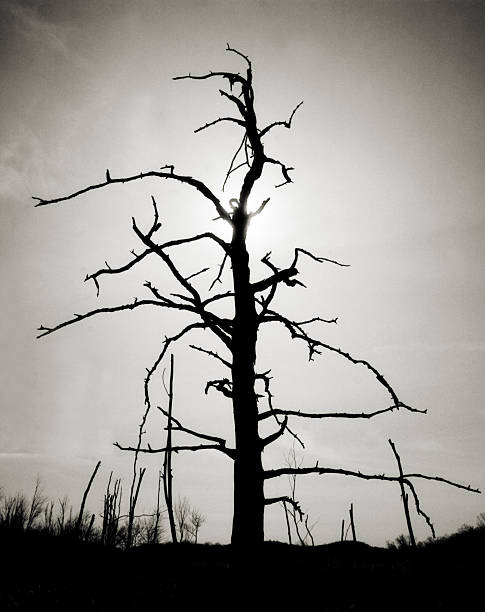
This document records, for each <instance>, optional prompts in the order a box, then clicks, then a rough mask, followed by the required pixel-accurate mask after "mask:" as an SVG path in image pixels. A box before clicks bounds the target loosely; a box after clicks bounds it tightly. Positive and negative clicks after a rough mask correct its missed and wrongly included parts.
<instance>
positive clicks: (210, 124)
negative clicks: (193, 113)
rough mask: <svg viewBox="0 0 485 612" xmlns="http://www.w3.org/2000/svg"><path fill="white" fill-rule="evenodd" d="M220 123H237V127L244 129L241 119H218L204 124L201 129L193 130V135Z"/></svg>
mask: <svg viewBox="0 0 485 612" xmlns="http://www.w3.org/2000/svg"><path fill="white" fill-rule="evenodd" d="M222 121H230V122H232V123H237V125H240V126H241V127H245V124H244V121H241V119H235V118H234V117H219V118H218V119H215V120H214V121H210V122H209V123H206V124H205V125H202V126H201V127H199V128H197V129H196V130H194V134H197V133H198V132H202V131H203V130H206V129H207V128H210V127H212V126H213V125H216V123H221V122H222Z"/></svg>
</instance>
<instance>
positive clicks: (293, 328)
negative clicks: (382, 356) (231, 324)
mask: <svg viewBox="0 0 485 612" xmlns="http://www.w3.org/2000/svg"><path fill="white" fill-rule="evenodd" d="M262 321H263V322H270V321H276V322H279V323H281V324H282V325H284V326H285V327H286V329H287V330H288V331H289V332H290V334H291V337H292V338H293V339H298V340H303V341H304V342H305V343H306V344H307V346H308V351H309V360H312V359H313V355H314V354H321V350H320V349H325V350H327V351H330V352H333V353H336V354H337V355H340V356H341V357H343V358H344V359H346V360H347V361H350V362H351V363H353V364H354V365H363V366H364V367H365V368H367V369H368V370H370V371H371V372H372V373H373V374H374V376H375V377H376V378H377V380H378V382H379V383H380V384H381V385H382V386H383V387H384V388H385V389H386V390H387V392H388V393H389V395H390V396H391V398H392V401H393V403H394V405H395V406H399V407H400V408H406V409H407V410H411V411H413V412H421V411H417V410H415V409H413V408H411V407H410V406H407V405H406V404H404V403H403V402H401V401H400V400H399V398H398V397H397V394H396V392H395V391H394V389H393V388H392V387H391V385H390V384H389V383H388V382H387V380H386V379H385V378H384V376H383V375H382V374H381V373H380V372H379V370H377V369H376V368H375V367H374V366H373V365H371V364H370V363H369V362H368V361H366V360H365V359H356V358H355V357H353V356H352V355H351V354H350V353H347V352H345V351H343V350H342V349H340V348H337V347H335V346H332V345H330V344H326V343H324V342H320V341H319V340H315V339H314V338H311V337H310V336H308V334H307V333H306V332H305V331H304V330H303V329H302V328H301V327H299V326H298V324H296V323H295V322H294V321H290V320H289V319H286V318H285V317H283V316H282V315H280V314H279V313H276V312H274V311H272V310H271V311H270V310H269V311H268V316H266V317H264V318H263V319H262Z"/></svg>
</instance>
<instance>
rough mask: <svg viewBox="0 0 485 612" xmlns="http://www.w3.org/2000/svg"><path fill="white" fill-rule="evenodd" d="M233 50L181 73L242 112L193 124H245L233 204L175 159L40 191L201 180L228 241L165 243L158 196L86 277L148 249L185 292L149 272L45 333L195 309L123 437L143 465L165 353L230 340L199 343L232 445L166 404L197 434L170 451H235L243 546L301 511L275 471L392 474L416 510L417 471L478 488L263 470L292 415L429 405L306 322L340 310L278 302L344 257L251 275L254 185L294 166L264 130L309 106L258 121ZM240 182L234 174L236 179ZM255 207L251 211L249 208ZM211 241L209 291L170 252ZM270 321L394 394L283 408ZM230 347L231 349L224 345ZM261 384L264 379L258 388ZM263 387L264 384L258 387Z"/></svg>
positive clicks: (177, 426)
mask: <svg viewBox="0 0 485 612" xmlns="http://www.w3.org/2000/svg"><path fill="white" fill-rule="evenodd" d="M227 51H229V52H230V53H234V54H236V55H238V56H239V58H240V59H241V61H242V62H244V64H245V72H244V75H243V74H239V73H235V72H224V71H214V72H213V71H211V72H208V73H207V74H202V75H199V76H194V75H191V74H188V75H185V76H178V77H175V80H178V79H192V80H207V79H211V80H216V81H222V82H225V83H226V84H227V86H228V87H227V88H226V89H220V90H219V91H220V94H221V96H222V97H223V98H225V100H227V102H228V103H229V105H230V106H231V107H232V110H233V111H234V113H233V114H234V115H235V116H233V114H230V115H227V116H222V117H218V118H216V119H214V120H212V121H210V122H208V123H206V124H205V125H203V126H202V127H200V128H198V129H196V130H195V132H200V131H202V130H206V129H208V128H210V127H212V126H214V125H216V124H219V123H232V124H236V125H237V126H239V127H240V129H241V132H242V137H241V140H240V143H239V146H238V147H237V149H236V151H235V153H234V155H233V156H232V158H231V160H230V163H229V167H228V170H227V172H226V174H225V180H224V185H223V189H224V187H226V185H227V184H228V181H229V179H230V178H234V177H233V175H235V176H238V175H236V174H235V173H236V172H239V171H242V174H243V178H242V182H241V183H240V186H239V189H238V191H237V193H238V195H237V197H232V198H230V199H229V200H228V203H227V204H226V203H225V202H222V201H221V199H220V198H219V197H218V196H217V195H215V193H214V191H213V190H212V189H210V188H209V187H208V186H207V185H206V183H205V182H203V181H202V180H199V179H197V178H193V177H192V176H189V175H186V174H179V173H178V172H176V170H175V167H174V166H173V165H165V166H162V167H161V168H160V169H157V170H151V171H147V172H141V173H138V174H135V175H132V176H124V177H113V176H112V175H111V173H110V171H109V170H107V171H106V177H105V180H104V181H102V182H100V183H97V184H92V185H89V186H87V187H85V188H83V189H80V190H78V191H76V192H74V193H72V194H70V195H67V196H64V197H58V198H52V199H43V198H35V199H36V200H38V203H37V204H36V206H45V205H48V204H56V203H60V202H64V201H66V200H70V199H73V198H77V197H78V196H81V195H82V194H86V193H88V192H90V191H94V190H98V189H104V188H105V187H109V186H110V185H116V184H120V183H129V182H135V181H140V180H143V179H146V178H154V179H164V180H168V181H175V182H178V183H182V184H185V185H188V186H189V187H192V188H194V189H196V190H197V191H198V192H199V193H200V195H201V196H202V198H204V199H205V200H206V201H207V202H208V203H209V204H210V205H211V206H212V207H213V208H214V209H215V211H216V213H217V218H218V219H221V220H223V221H224V222H225V223H227V224H228V225H229V226H230V228H231V232H232V237H231V239H230V241H226V240H223V239H222V238H221V237H220V236H219V235H217V234H216V233H213V232H202V233H200V234H196V235H192V236H186V237H183V238H179V239H174V240H170V241H167V242H159V241H157V232H158V230H159V229H160V227H161V223H160V219H159V211H158V208H157V203H156V201H155V198H154V197H153V196H152V205H153V222H152V225H151V227H150V228H148V230H143V229H142V228H140V227H139V226H138V224H137V223H136V221H135V219H133V231H134V233H135V234H136V236H137V237H138V239H139V240H140V242H141V243H142V244H143V246H144V250H143V251H142V252H141V253H139V254H137V253H136V252H134V251H133V252H132V257H131V258H130V260H129V261H128V262H126V263H124V264H123V265H121V266H119V267H117V268H112V267H109V266H108V265H106V267H105V268H101V269H99V270H97V271H96V272H94V273H93V274H89V275H87V276H86V280H92V281H93V282H94V284H95V286H96V289H97V292H98V295H99V289H100V286H99V281H100V278H101V277H102V276H103V275H107V274H121V273H123V272H126V271H127V270H129V269H131V268H133V267H134V266H136V265H137V264H139V263H140V262H141V261H142V260H144V259H145V258H146V257H149V256H152V255H156V256H157V257H158V258H159V259H160V260H161V262H162V264H163V265H164V266H166V268H167V269H168V270H169V271H170V273H171V275H172V276H173V277H174V279H175V280H176V281H177V283H178V284H179V286H180V292H179V293H171V294H169V295H165V294H164V293H163V292H161V291H160V290H159V289H158V288H157V287H155V286H154V285H153V284H152V283H151V282H150V281H147V282H146V283H145V287H146V289H147V290H148V294H149V298H144V299H135V300H134V301H133V302H131V303H124V304H121V305H118V306H113V307H104V308H98V309H94V310H91V311H89V312H87V313H86V314H83V315H75V316H74V317H73V318H72V319H69V320H67V321H64V322H62V323H59V324H58V325H55V326H53V327H45V326H41V327H40V328H39V331H40V332H41V333H40V334H39V336H38V337H43V336H47V335H49V334H51V333H53V332H55V331H58V330H60V329H62V328H64V327H66V326H68V325H71V324H74V323H79V322H81V321H83V320H85V319H87V318H90V317H93V316H95V315H98V314H102V313H114V312H120V311H125V310H135V309H138V308H144V307H154V308H165V309H168V310H174V311H175V310H177V311H183V312H185V313H190V314H191V315H193V322H191V323H189V324H188V325H186V326H185V327H184V328H183V329H180V330H179V331H178V332H177V333H176V334H174V335H173V336H171V337H169V338H166V339H165V341H164V343H163V346H162V347H161V352H160V354H159V355H158V357H157V359H156V360H155V362H154V363H153V365H152V367H151V368H150V369H148V373H147V376H146V379H145V381H144V389H145V390H144V396H145V397H144V399H145V412H144V415H143V419H142V422H141V424H140V428H139V435H138V442H137V444H136V445H134V446H124V445H121V444H118V443H116V444H117V446H118V447H119V448H121V449H123V450H128V451H132V452H134V453H135V465H134V469H135V470H136V461H137V458H138V456H139V454H140V453H160V452H164V451H165V449H164V448H152V447H151V446H149V445H146V446H144V444H143V434H144V428H145V424H146V421H147V418H148V414H149V412H150V410H151V409H152V403H151V400H150V381H151V379H152V377H153V376H154V374H155V372H156V371H157V369H158V368H159V367H160V364H161V363H162V361H163V359H164V358H165V356H166V355H168V350H169V348H170V347H171V346H172V345H173V344H174V343H176V342H177V341H178V340H180V339H181V338H184V337H185V336H187V335H188V334H190V332H192V331H193V330H198V329H199V330H200V329H205V330H209V331H210V332H211V333H212V335H213V336H214V338H215V340H216V342H217V343H218V344H219V345H221V346H222V348H221V349H216V350H209V349H206V348H203V347H200V346H195V345H191V346H192V348H193V349H194V350H197V351H200V352H202V353H204V354H206V355H207V356H210V357H212V358H214V359H216V360H217V361H218V362H219V363H220V364H222V365H223V366H224V367H225V368H226V370H227V372H228V374H227V375H226V376H224V377H221V378H220V379H218V380H210V381H208V382H207V386H206V392H207V391H208V390H209V389H214V390H216V391H218V392H219V393H221V394H222V395H223V396H225V397H226V398H228V399H230V400H231V402H232V410H233V419H234V436H235V446H234V448H231V447H229V446H228V444H227V442H226V440H224V439H222V438H220V437H216V436H213V435H210V434H207V433H203V432H199V431H195V430H193V429H191V428H189V427H186V426H185V425H183V424H182V423H181V422H180V421H179V420H177V419H175V418H174V417H173V416H172V415H171V414H168V413H167V412H164V414H165V416H166V417H167V418H169V419H170V427H171V430H172V431H177V430H178V431H180V432H184V433H186V434H189V435H191V436H193V437H194V438H196V439H197V443H194V444H187V445H179V446H177V445H173V446H172V447H171V450H172V451H174V452H179V451H184V450H189V451H199V450H208V449H210V450H217V451H219V452H220V453H222V454H224V455H225V456H226V457H228V458H229V459H230V460H231V461H232V462H233V464H234V514H233V524H232V543H233V544H235V545H244V546H252V545H255V544H259V543H261V542H262V541H263V540H264V527H263V524H264V510H265V507H266V506H267V505H270V504H274V503H284V504H290V505H291V506H293V507H294V509H295V511H297V512H300V508H299V505H298V503H297V502H296V501H295V500H294V499H293V498H292V497H289V496H284V495H283V496H281V497H273V498H268V497H265V494H264V483H265V481H267V480H270V479H275V478H278V477H281V476H288V475H301V474H340V475H346V476H353V477H357V478H361V479H367V480H385V481H390V482H396V483H399V484H400V486H401V487H402V488H404V486H407V487H408V488H409V490H410V491H411V494H412V495H411V496H412V498H413V499H414V501H415V505H416V509H417V511H418V513H421V514H422V515H423V516H425V517H426V515H425V514H424V513H423V511H422V510H421V508H420V506H419V500H418V498H417V495H416V492H415V489H414V486H413V484H412V479H423V478H424V479H428V480H438V481H441V482H445V483H447V484H449V485H452V486H455V487H459V488H463V489H467V490H475V489H472V488H471V487H470V486H467V485H461V484H459V483H455V482H452V481H450V480H447V479H444V478H440V477H437V476H427V475H424V474H420V473H413V474H404V473H402V472H401V473H400V474H399V475H397V476H386V475H384V474H366V473H362V472H360V471H358V470H347V469H341V468H331V467H321V466H319V464H318V463H317V464H316V465H314V466H308V467H305V466H301V465H299V466H288V465H287V466H284V467H281V468H278V469H264V467H263V462H262V454H263V451H264V449H265V448H266V447H268V445H270V444H272V443H273V442H275V441H276V440H278V439H279V438H281V437H282V436H283V435H285V434H290V435H292V436H294V437H295V438H296V439H298V437H297V434H296V433H295V432H293V431H292V430H291V429H290V426H289V421H290V419H305V418H306V419H329V418H341V419H369V418H373V417H376V416H378V415H382V414H385V413H388V412H392V411H394V410H399V409H404V410H408V411H411V412H422V413H424V412H426V411H425V410H418V409H415V408H412V407H411V406H409V405H407V404H405V403H404V402H402V401H401V400H400V399H399V397H398V395H397V393H396V391H395V390H394V388H393V387H392V386H391V384H390V383H389V382H388V381H387V379H386V378H385V377H384V375H383V374H382V373H381V372H380V371H378V370H377V369H376V368H375V367H374V366H373V365H372V364H371V363H369V362H368V361H366V360H364V359H359V358H356V357H354V356H353V355H351V354H350V353H348V352H346V351H344V350H342V349H340V348H337V347H335V346H333V345H331V344H328V343H326V342H323V341H321V340H319V339H318V338H316V337H314V336H313V335H311V334H310V333H309V332H308V331H307V330H308V326H309V325H310V324H311V323H314V322H322V323H329V324H330V323H336V319H329V320H326V319H323V318H321V317H313V318H310V319H306V320H301V321H297V320H293V319H292V318H290V317H288V316H285V314H283V313H281V312H279V311H278V310H276V309H275V308H274V307H273V301H274V298H275V296H276V293H277V291H278V289H279V288H280V287H281V286H282V285H285V286H287V287H297V286H303V287H304V285H303V283H302V282H301V281H300V280H298V278H297V276H298V274H299V272H298V267H297V266H298V264H299V262H300V260H301V258H309V259H311V260H313V261H314V262H316V263H329V264H331V265H336V266H344V265H345V264H342V263H340V262H338V261H336V260H333V259H329V258H326V257H322V256H317V255H315V254H313V253H311V252H310V251H308V250H306V249H304V248H300V247H297V248H295V249H294V251H293V256H292V258H291V260H290V263H289V265H288V266H287V267H284V268H279V267H277V266H276V265H275V263H273V261H272V260H271V254H270V253H268V254H266V255H265V256H264V257H263V259H262V260H261V261H262V263H263V264H264V265H265V266H266V267H267V269H268V274H267V276H265V277H264V278H260V279H257V280H254V279H253V278H252V277H251V270H250V262H249V255H248V249H247V245H246V237H247V233H248V229H249V225H250V222H251V221H252V220H253V219H254V218H255V217H257V216H258V215H260V214H261V213H262V212H263V211H264V209H265V207H266V206H267V205H268V203H269V198H267V199H265V200H264V201H262V202H261V203H260V204H259V205H258V206H256V207H250V206H249V201H250V196H251V194H252V191H253V188H254V186H255V185H256V184H257V182H258V181H259V180H260V178H261V177H262V175H263V172H264V171H265V170H266V169H267V168H268V167H276V168H277V169H278V170H279V172H280V173H281V177H282V178H281V182H279V183H278V184H277V185H276V187H278V188H282V187H284V186H285V185H287V184H289V183H291V182H292V179H291V171H292V170H293V168H292V167H291V166H289V165H287V164H286V163H285V162H283V161H281V159H280V158H279V157H273V156H271V155H270V154H269V153H267V151H266V146H265V137H266V136H267V135H268V134H269V133H270V132H271V131H273V130H277V129H279V128H281V127H284V128H287V129H290V128H291V126H292V121H293V118H294V116H295V113H296V112H297V110H298V109H299V107H300V106H301V104H302V102H300V103H299V104H298V105H297V106H296V107H295V108H294V109H293V111H292V112H291V114H290V116H289V118H288V119H287V120H283V121H274V122H272V123H269V124H268V125H266V126H264V127H260V126H259V125H258V122H257V117H256V112H255V107H254V90H253V72H252V65H251V61H250V60H249V58H248V57H247V56H246V55H245V54H243V53H241V52H240V51H238V50H236V49H233V48H231V47H230V46H229V45H228V46H227ZM231 185H232V182H231ZM251 210H253V212H251ZM203 240H207V241H211V242H212V243H214V244H215V245H216V246H217V248H218V249H219V250H220V254H221V263H220V266H219V268H218V274H217V277H216V278H215V280H214V282H212V284H211V286H210V288H209V291H208V294H207V295H205V296H202V295H201V293H200V292H199V290H198V289H197V288H196V287H195V286H194V284H193V283H192V282H191V281H192V279H193V278H194V277H195V276H197V275H198V274H201V273H202V272H205V271H207V268H203V269H202V270H200V271H199V272H197V273H195V274H192V275H190V276H184V274H183V273H182V272H181V270H180V269H179V267H177V265H175V263H174V261H173V260H172V258H171V256H170V252H171V250H172V249H173V248H175V247H181V246H183V245H187V244H189V243H194V242H199V241H203ZM226 265H230V267H231V269H232V288H230V289H229V290H227V291H224V292H219V293H218V292H217V291H214V288H215V287H216V285H217V284H218V282H219V281H221V277H222V272H223V269H224V267H225V266H226ZM221 303H231V304H232V308H233V316H232V318H226V317H223V316H220V315H218V314H217V313H216V311H215V310H216V307H217V306H218V305H219V304H221ZM267 324H277V325H280V326H282V327H283V328H285V329H286V330H287V332H288V333H289V335H290V337H291V339H293V340H299V341H301V342H302V343H304V344H305V345H306V347H307V349H308V357H309V359H310V360H312V359H314V357H315V356H317V355H319V354H321V353H323V352H324V351H327V352H331V353H334V354H336V355H338V356H340V357H341V358H342V359H344V360H346V361H348V362H350V363H351V364H353V365H356V366H362V367H364V368H366V369H367V370H368V372H369V373H370V374H371V375H373V376H374V377H375V378H376V380H377V383H378V384H379V385H381V386H382V387H383V388H384V389H385V390H386V392H387V393H388V395H389V397H390V405H389V406H387V407H384V408H382V409H379V410H376V411H374V412H367V413H365V412H361V413H341V412H323V413H315V412H304V411H301V410H283V409H280V408H277V407H275V406H273V401H272V393H271V388H270V376H269V373H268V372H257V371H256V370H255V362H256V351H257V341H258V331H259V330H260V328H261V327H262V326H264V325H267ZM220 351H221V352H222V351H224V352H225V353H226V356H223V354H220ZM257 386H258V387H257ZM259 386H261V388H262V389H263V390H264V391H263V392H262V393H258V392H257V388H259ZM263 398H265V401H266V407H264V408H263V401H262V399H263ZM269 419H273V420H274V422H275V430H274V432H273V433H271V434H270V435H267V436H266V437H262V435H261V434H260V426H261V424H262V423H267V422H268V420H269Z"/></svg>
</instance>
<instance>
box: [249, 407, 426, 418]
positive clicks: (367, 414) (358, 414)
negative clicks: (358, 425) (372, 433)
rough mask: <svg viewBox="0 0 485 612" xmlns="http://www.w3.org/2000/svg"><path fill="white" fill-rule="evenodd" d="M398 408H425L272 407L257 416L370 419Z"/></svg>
mask: <svg viewBox="0 0 485 612" xmlns="http://www.w3.org/2000/svg"><path fill="white" fill-rule="evenodd" d="M399 408H405V409H406V410H409V411H410V412H419V413H420V414H426V410H418V409H417V408H411V407H410V406H405V405H403V404H400V405H398V406H396V405H394V406H389V408H383V409H382V410H375V411H374V412H302V411H301V410H283V409H281V408H273V410H268V411H266V412H262V413H261V414H260V415H259V417H258V418H259V420H260V421H263V420H264V419H267V418H269V417H271V416H274V415H275V414H276V415H281V416H288V417H289V416H295V417H302V418H304V419H371V418H372V417H375V416H377V415H379V414H385V413H386V412H392V411H393V410H399Z"/></svg>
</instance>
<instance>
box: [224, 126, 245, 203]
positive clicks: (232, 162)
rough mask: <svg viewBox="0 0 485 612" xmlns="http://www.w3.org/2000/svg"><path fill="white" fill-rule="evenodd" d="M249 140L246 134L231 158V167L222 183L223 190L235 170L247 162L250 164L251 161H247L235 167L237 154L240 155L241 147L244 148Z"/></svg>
mask: <svg viewBox="0 0 485 612" xmlns="http://www.w3.org/2000/svg"><path fill="white" fill-rule="evenodd" d="M246 141H247V135H246V134H244V136H243V138H242V140H241V144H240V145H239V146H238V148H237V149H236V152H235V153H234V155H233V156H232V159H231V163H230V164H229V169H228V171H227V172H226V177H225V179H224V182H223V183H222V191H224V188H225V186H226V183H227V181H228V180H229V177H230V175H231V174H232V173H233V172H235V171H236V170H237V169H238V168H242V166H245V165H246V164H247V165H248V166H249V162H247V161H245V162H244V163H243V164H239V165H238V166H237V167H236V168H234V162H235V161H236V158H237V156H238V155H239V152H240V151H241V149H242V148H243V146H244V144H245V142H246Z"/></svg>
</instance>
